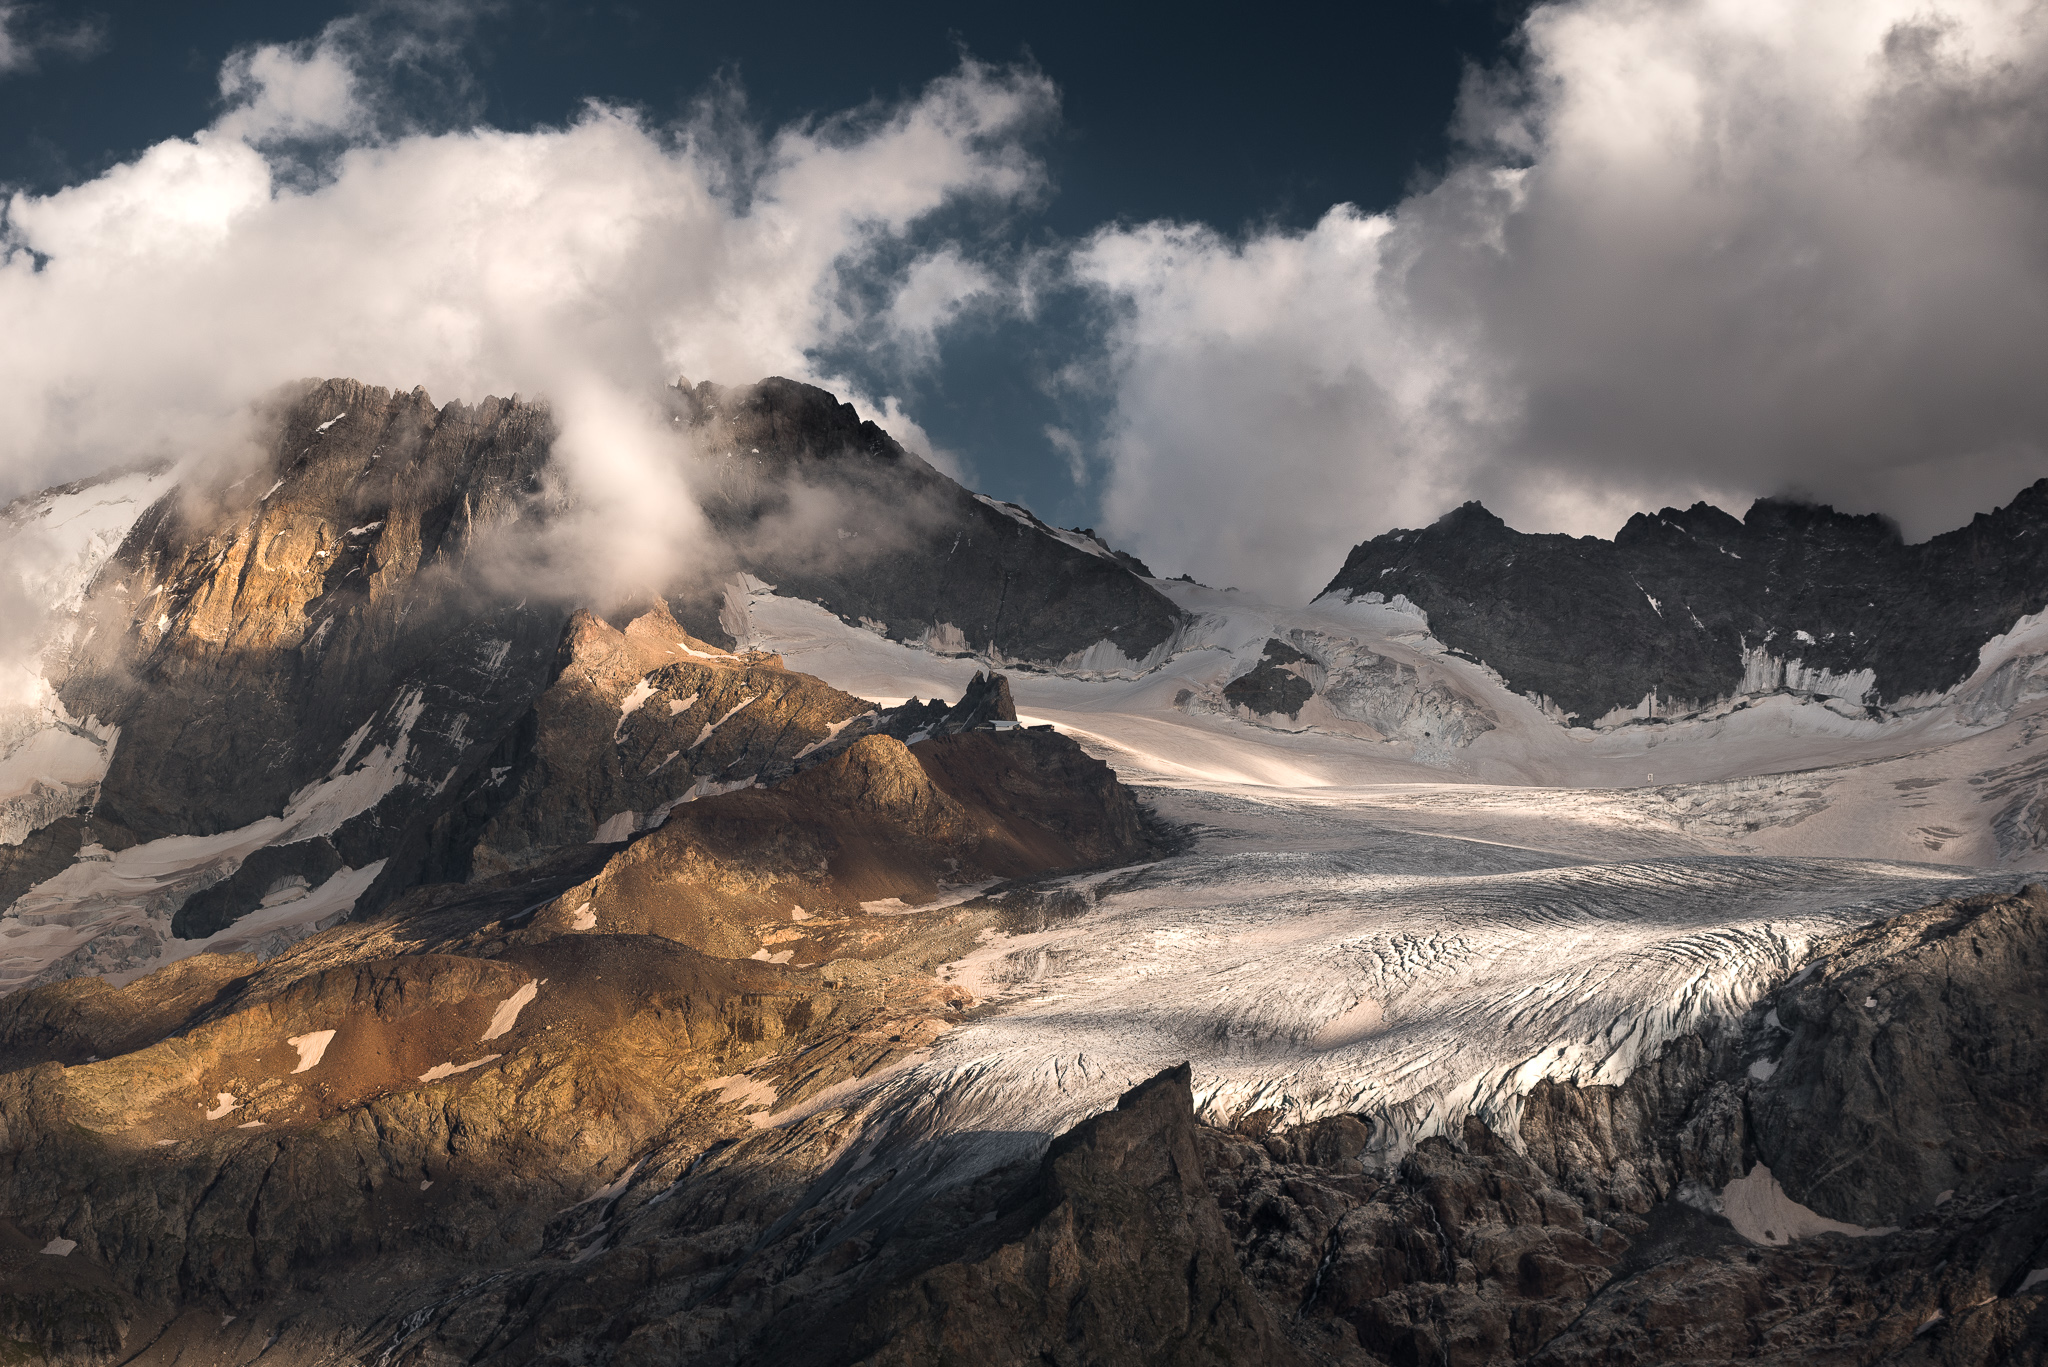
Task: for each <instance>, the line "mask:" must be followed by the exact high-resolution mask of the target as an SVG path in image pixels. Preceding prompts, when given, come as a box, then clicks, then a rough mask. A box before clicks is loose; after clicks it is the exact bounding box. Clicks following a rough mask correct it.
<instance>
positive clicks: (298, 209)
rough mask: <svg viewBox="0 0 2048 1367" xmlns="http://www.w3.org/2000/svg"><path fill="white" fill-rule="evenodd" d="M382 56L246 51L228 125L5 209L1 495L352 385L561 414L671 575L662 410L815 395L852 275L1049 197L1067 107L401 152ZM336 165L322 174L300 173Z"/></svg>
mask: <svg viewBox="0 0 2048 1367" xmlns="http://www.w3.org/2000/svg"><path fill="white" fill-rule="evenodd" d="M365 60H367V59H366V58H364V56H363V52H362V47H361V45H360V44H356V45H353V46H352V45H351V41H350V34H349V32H348V31H346V30H337V29H334V28H332V27H331V28H330V30H329V32H328V33H327V34H324V35H323V37H322V38H321V39H320V40H319V41H317V42H315V43H311V44H301V45H296V46H290V47H265V48H258V49H252V50H250V51H248V52H245V53H241V54H238V55H237V56H236V57H235V58H234V59H233V60H231V61H230V63H229V64H228V66H227V67H226V69H225V70H224V71H223V73H222V77H221V86H222V91H223V94H224V96H225V97H226V98H227V100H228V107H227V109H226V112H224V113H223V114H222V116H221V117H220V119H219V120H218V121H217V122H216V123H215V124H214V125H213V126H211V127H209V128H207V129H205V130H202V131H200V132H199V133H197V134H195V135H194V136H192V137H190V138H186V139H175V140H171V141H167V142H164V143H160V144H158V145H157V146H154V147H151V148H149V149H148V150H147V151H145V152H144V153H142V154H141V155H139V156H138V157H136V158H135V159H133V160H132V161H129V162H127V163H124V164H122V165H119V166H116V167H114V168H113V169H111V170H109V171H108V172H106V173H105V174H104V175H101V176H99V177H98V178H96V179H94V180H92V181H90V182H87V183H84V184H80V185H75V186H72V187H69V188H67V189H64V190H61V191H58V192H57V193H55V194H52V195H48V196H40V197H38V196H30V195H20V194H18V195H16V196H14V197H13V199H11V200H10V201H9V202H8V203H7V205H6V211H5V220H4V238H0V247H4V250H5V253H6V254H5V256H4V259H0V317H5V318H6V319H7V320H8V326H7V327H6V328H5V329H4V330H0V411H5V412H6V413H7V414H8V417H9V421H8V423H7V424H5V425H4V426H0V471H4V477H5V481H6V483H7V484H8V485H9V486H11V490H9V491H0V492H19V491H21V490H23V489H29V488H35V487H38V486H41V485H44V484H48V483H53V482H57V481H60V480H65V479H72V478H77V477H79V476H80V475H83V474H86V473H89V472H91V471H93V470H96V469H101V468H106V467H109V466H112V465H116V464H120V463H125V462H128V461H133V460H136V459H141V458H147V457H153V456H157V455H160V454H171V455H183V454H188V453H192V452H195V451H198V450H202V449H205V448H207V447H209V446H211V447H218V446H219V445H221V444H223V443H228V442H232V441H233V440H235V438H234V436H233V434H234V432H235V431H236V430H237V428H236V423H237V421H238V415H240V414H242V413H243V412H244V411H245V409H246V406H247V405H248V404H249V403H250V401H251V400H252V399H254V398H256V397H258V396H260V395H263V394H265V393H266V392H268V391H270V390H271V389H273V388H274V387H275V386H277V385H278V384H280V383H284V382H287V381H290V380H293V379H297V378H301V377H307V376H337V375H346V376H353V377H355V378H358V379H362V380H365V381H368V382H371V383H376V384H385V385H390V386H393V387H397V388H402V389H410V388H412V387H413V386H415V385H423V386H425V387H426V388H427V389H428V391H429V392H430V393H432V394H433V395H434V397H435V398H436V399H437V400H440V401H446V400H449V399H458V398H460V399H468V400H475V399H480V398H482V397H483V396H484V395H486V394H487V393H497V394H510V393H514V392H518V393H523V394H527V395H536V394H539V395H547V396H551V397H552V398H553V399H554V400H555V402H556V407H557V416H558V419H559V420H560V421H561V422H562V423H563V424H564V428H565V432H564V440H563V442H562V448H561V449H562V451H563V452H564V454H565V456H566V457H567V461H566V463H565V467H564V468H565V471H566V475H567V478H568V479H569V480H570V481H571V483H572V484H573V485H574V487H573V488H572V489H571V490H570V491H569V492H571V493H572V494H573V495H575V496H576V497H577V498H579V499H582V500H586V501H587V502H588V504H589V506H590V507H592V508H595V509H600V510H610V513H611V514H613V515H615V516H616V517H619V518H624V519H626V521H627V524H628V525H627V527H626V531H625V533H624V534H623V535H621V536H620V537H617V538H615V539H613V540H612V541H611V542H610V543H608V544H609V545H610V546H611V548H613V549H621V548H630V549H632V550H634V551H635V552H636V554H635V556H633V557H629V558H631V559H645V560H647V561H649V562H658V561H660V560H661V559H662V558H663V557H673V556H675V555H678V554H680V553H681V548H682V546H683V545H684V544H685V543H686V542H687V541H688V540H689V537H688V532H689V531H690V529H692V528H694V526H695V523H694V521H693V520H692V519H693V517H694V514H693V512H692V511H691V509H690V507H688V506H685V505H687V504H688V499H687V497H686V494H687V491H684V490H680V488H679V486H678V487H671V486H673V485H674V476H673V466H674V459H675V452H674V449H673V438H671V437H669V436H667V435H665V434H661V433H659V432H657V431H656V430H655V429H656V428H658V426H659V424H658V423H657V422H655V421H654V419H653V418H652V417H651V416H650V414H649V413H648V412H647V411H645V410H643V408H642V404H641V399H640V398H639V397H638V396H642V395H645V394H647V393H649V392H651V391H652V390H653V389H654V387H655V386H657V385H659V384H661V383H664V382H668V381H673V380H674V379H675V377H676V376H677V375H678V374H684V375H688V376H689V377H690V378H691V379H693V380H699V379H716V380H720V381H723V382H728V383H739V382H748V381H752V380H755V379H758V378H760V377H762V376H765V375H770V374H782V375H788V376H791V377H795V378H800V379H803V378H819V377H816V376H814V375H813V374H812V366H811V363H810V361H809V357H810V356H811V355H812V354H813V352H814V351H815V350H816V349H818V348H820V347H822V346H824V345H826V344H828V343H830V342H832V341H833V340H834V339H836V338H839V337H841V336H842V335H843V334H845V333H847V332H848V331H849V330H850V329H853V328H855V327H856V326H857V325H860V324H861V323H862V321H863V320H860V319H856V318H855V317H853V316H852V314H851V313H850V312H849V305H848V304H847V302H846V300H847V298H848V297H849V296H848V292H847V291H846V290H845V289H844V288H843V287H842V280H843V276H844V274H845V273H846V272H848V271H865V272H867V273H868V274H869V275H872V274H873V272H874V270H875V269H877V268H876V267H875V266H874V265H873V262H874V261H875V260H878V259H897V258H899V257H903V256H905V255H908V254H907V253H905V252H903V251H902V250H900V248H901V245H902V243H903V242H904V240H905V237H906V234H909V233H911V232H913V231H914V230H916V229H917V228H918V226H919V224H920V222H921V220H923V219H924V218H926V216H928V215H930V214H932V213H933V212H934V211H935V210H938V209H940V208H941V207H942V206H945V205H947V204H948V203H951V202H953V201H955V200H958V199H959V198H961V197H963V196H965V197H985V198H993V199H997V200H1007V199H1014V198H1016V197H1019V196H1024V195H1029V194H1032V193H1035V192H1036V188H1037V186H1038V185H1039V183H1040V179H1041V173H1040V170H1039V167H1038V165H1037V163H1036V162H1035V161H1034V160H1033V159H1032V158H1031V157H1030V156H1028V155H1026V153H1025V152H1024V151H1022V150H1020V147H1019V145H1018V138H1017V134H1018V132H1019V130H1021V129H1023V128H1026V127H1027V126H1030V125H1032V124H1033V123H1034V122H1035V121H1038V120H1041V119H1042V118H1043V117H1045V115H1046V113H1047V112H1048V111H1049V110H1050V108H1051V106H1052V101H1053V96H1052V92H1051V87H1050V85H1049V83H1047V82H1046V81H1045V80H1044V79H1043V78H1042V77H1040V76H1038V75H1036V74H1035V73H1030V72H1020V71H1009V70H996V69H992V68H988V67H983V66H979V65H975V64H972V63H968V64H964V65H963V66H962V68H961V69H960V70H959V71H957V72H956V73H954V74H953V75H950V76H948V77H945V78H944V79H941V80H938V81H935V82H933V83H932V84H931V85H930V86H929V87H928V88H927V89H926V90H925V91H924V92H923V93H922V94H921V95H920V96H919V97H917V98H915V99H913V100H910V101H908V102H906V103H904V104H902V105H901V106H899V107H893V108H870V109H866V110H862V111H859V112H858V113H856V114H854V115H848V116H845V117H842V118H836V119H827V120H822V121H817V122H813V123H807V124H804V125H800V126H795V127H790V128H785V129H782V130H780V131H778V132H775V133H773V134H772V135H769V136H766V137H761V136H759V135H756V134H752V133H751V132H749V133H748V136H750V137H753V138H754V143H753V146H752V148H751V150H750V151H749V153H748V155H747V156H746V157H745V158H742V159H740V160H742V161H743V162H744V165H743V166H742V174H741V175H740V176H739V177H738V179H736V178H735V173H734V165H735V158H734V157H733V156H732V155H730V154H731V152H732V150H733V149H732V148H731V147H730V146H728V145H726V144H725V143H723V142H721V141H720V138H719V136H718V135H715V134H713V133H712V132H711V131H709V126H708V124H705V125H699V126H694V127H688V128H681V129H663V128H657V127H654V126H651V125H650V124H649V123H648V122H647V121H646V120H644V119H643V118H642V117H641V116H639V115H638V114H636V113H634V112H632V111H628V110H622V109H616V108H611V107H607V106H604V105H598V104H593V105H591V106H590V107H588V108H587V109H586V110H585V111H584V112H583V113H582V114H581V115H580V116H579V117H578V118H577V119H575V120H574V121H573V122H572V123H571V124H569V125H568V126H566V127H562V128H551V129H540V130H537V131H533V132H528V133H508V132H502V131H499V130H495V129H492V128H488V127H477V128H467V129H462V130H459V131H444V132H414V133H402V134H395V135H394V134H391V133H389V132H382V133H379V132H374V131H372V130H376V129H388V128H389V127H390V126H391V121H390V120H389V119H388V118H386V117H384V115H385V114H386V113H387V112H388V111H383V110H380V109H379V108H378V107H377V106H376V103H375V100H376V96H375V95H374V91H375V89H376V81H375V79H374V77H375V75H376V73H374V72H372V73H370V78H366V77H365V74H364V66H363V63H364V61H365ZM366 91H370V92H373V93H372V94H369V95H366V94H365V92H366ZM321 139H327V140H328V142H329V145H328V146H326V147H325V148H324V149H322V150H321V151H320V157H321V160H320V161H319V162H318V164H317V166H316V167H314V168H312V170H311V172H310V173H309V168H308V167H307V166H306V165H303V164H300V163H298V162H295V161H293V160H292V159H291V155H290V152H289V148H288V147H287V146H285V145H286V144H290V143H291V142H293V141H294V140H297V141H300V142H308V141H310V142H318V141H320V140H321ZM336 139H339V140H340V143H339V144H338V145H336V144H335V142H334V140H336ZM281 148H283V150H281ZM892 246H893V247H895V248H897V250H895V251H893V252H885V251H884V250H883V249H884V248H890V247H892ZM933 250H934V252H935V254H932V255H929V256H928V258H927V260H926V263H925V264H923V265H922V266H921V267H920V268H919V269H914V270H912V271H911V273H910V275H909V276H908V277H907V282H908V285H909V288H910V292H911V294H912V295H916V296H917V297H919V298H923V299H925V300H926V301H927V302H926V303H924V304H921V305H906V306H905V307H906V309H907V310H908V311H907V312H906V314H905V326H908V327H910V328H911V329H912V336H913V340H916V338H918V337H920V336H922V337H927V338H928V335H929V329H930V328H932V327H936V326H937V320H938V319H939V317H940V316H941V315H943V313H944V312H945V308H946V305H945V303H944V299H943V296H944V294H945V290H944V289H936V290H934V289H929V288H926V286H924V285H921V284H920V283H919V282H920V281H929V280H932V279H934V278H935V277H934V276H933V272H934V270H935V269H936V267H935V266H934V265H933V264H931V263H939V262H944V261H945V260H947V259H948V258H947V256H946V254H945V252H944V251H943V250H942V249H933ZM920 271H922V274H920ZM964 278H965V276H963V275H960V274H959V273H956V274H955V276H954V279H955V281H956V282H957V281H959V280H961V279H964ZM920 290H922V291H923V293H922V294H919V293H918V292H919V291H920ZM896 297H898V298H899V299H901V298H904V297H905V296H904V295H903V294H902V293H901V292H898V293H897V295H896ZM920 309H922V310H923V312H919V310H920ZM920 328H922V329H925V331H923V332H919V331H918V329H920ZM892 344H893V343H892ZM881 406H882V407H883V408H884V409H885V410H886V414H887V416H889V417H890V418H892V419H893V420H895V421H898V422H902V421H903V415H902V413H901V410H900V407H898V406H895V405H894V404H893V402H891V401H889V400H887V399H886V398H885V399H884V400H883V401H882V404H881ZM906 426H909V425H908V424H906ZM636 434H637V435H636ZM899 435H901V433H899ZM913 435H914V434H913ZM927 449H928V443H927ZM939 458H941V459H943V454H942V453H939ZM646 572H648V573H650V574H651V573H654V571H653V570H651V569H650V570H648V571H646ZM608 573H609V571H608ZM613 587H616V585H613Z"/></svg>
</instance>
